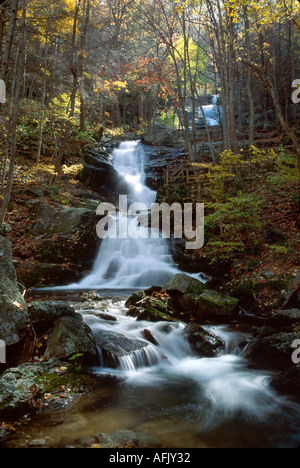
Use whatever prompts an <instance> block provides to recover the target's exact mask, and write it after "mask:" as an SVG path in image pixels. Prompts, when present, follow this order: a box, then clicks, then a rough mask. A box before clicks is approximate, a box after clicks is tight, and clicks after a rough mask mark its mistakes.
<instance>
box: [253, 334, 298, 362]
mask: <svg viewBox="0 0 300 468" xmlns="http://www.w3.org/2000/svg"><path fill="white" fill-rule="evenodd" d="M295 340H300V333H277V334H275V335H272V336H267V337H265V338H262V339H259V340H257V341H255V342H254V343H252V344H250V345H249V346H248V347H247V348H246V351H245V353H244V357H245V358H246V359H249V360H250V361H252V362H254V363H255V364H258V365H260V366H264V367H267V368H274V369H287V368H289V367H291V366H292V364H293V362H292V355H293V352H294V348H293V347H292V345H293V343H294V341H295Z"/></svg>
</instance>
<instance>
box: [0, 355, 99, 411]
mask: <svg viewBox="0 0 300 468" xmlns="http://www.w3.org/2000/svg"><path fill="white" fill-rule="evenodd" d="M62 386H65V388H68V393H66V394H64V396H63V398H61V397H62V393H63V390H62ZM94 388H95V381H94V379H92V377H91V376H90V375H87V374H85V373H84V372H80V373H79V372H78V370H77V369H76V365H75V364H73V363H71V362H62V361H59V360H57V359H50V360H49V361H43V362H35V363H34V364H31V363H25V364H22V365H20V366H18V367H15V368H10V369H8V370H6V371H5V372H4V373H3V374H2V376H1V377H0V420H2V418H3V419H4V418H5V419H7V418H15V417H17V418H19V417H20V414H22V413H23V414H25V413H27V412H31V411H35V410H40V409H41V407H42V406H43V404H45V405H47V407H49V406H50V405H51V404H53V405H54V408H55V410H56V411H57V408H58V407H63V408H64V409H65V407H66V404H67V403H68V399H70V402H71V401H72V399H74V397H75V396H77V395H79V394H82V393H85V392H87V391H90V390H91V389H94ZM44 396H46V398H45V399H43V397H44Z"/></svg>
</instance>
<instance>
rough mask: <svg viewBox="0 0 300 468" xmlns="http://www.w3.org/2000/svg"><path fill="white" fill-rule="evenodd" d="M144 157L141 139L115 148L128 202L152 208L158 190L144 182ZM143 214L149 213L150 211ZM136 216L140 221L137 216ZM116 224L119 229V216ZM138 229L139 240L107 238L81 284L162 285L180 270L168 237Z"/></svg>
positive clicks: (115, 285)
mask: <svg viewBox="0 0 300 468" xmlns="http://www.w3.org/2000/svg"><path fill="white" fill-rule="evenodd" d="M145 157H146V156H145V152H144V150H143V147H142V145H141V144H140V143H139V142H136V141H129V142H128V141H127V142H123V143H121V144H120V147H119V148H118V149H115V150H114V152H113V164H114V167H115V169H116V170H117V171H118V173H119V174H120V176H121V177H123V179H124V180H125V181H126V183H127V185H128V188H129V195H128V201H129V203H134V202H139V203H143V204H144V205H145V206H147V207H148V209H150V208H151V205H152V204H153V203H155V198H156V193H155V192H154V191H153V190H151V189H150V188H148V187H147V186H146V185H145V172H144V163H145ZM144 214H145V215H146V216H147V214H148V213H144ZM121 215H122V213H121ZM133 218H134V216H131V218H130V216H129V217H128V220H129V221H130V219H133ZM135 219H136V221H137V217H136V216H135ZM137 222H138V221H137ZM116 223H117V228H118V229H119V228H120V221H119V217H118V219H116ZM122 225H123V223H122ZM139 228H140V234H141V236H140V237H139V238H137V239H132V238H131V237H130V236H121V237H122V238H120V236H117V238H116V239H113V238H110V237H107V238H106V239H104V240H103V241H102V244H101V247H100V250H99V252H98V255H97V258H96V260H95V263H94V267H93V270H92V272H91V274H90V275H88V276H87V277H86V278H84V279H83V281H81V283H80V284H79V287H80V288H83V289H84V288H106V289H134V288H147V287H149V286H153V285H157V286H162V285H164V284H165V283H166V282H167V281H168V280H169V279H170V278H171V277H172V276H174V275H175V274H176V273H178V269H177V267H176V265H175V264H174V262H173V258H172V255H171V253H170V249H169V244H168V240H167V239H163V238H157V239H153V238H151V235H148V234H147V233H146V232H145V231H148V227H143V226H140V227H139ZM122 229H124V228H122ZM126 229H128V227H127V228H126ZM123 234H124V233H123ZM123 237H124V238H123ZM125 237H126V238H125ZM73 286H74V285H73Z"/></svg>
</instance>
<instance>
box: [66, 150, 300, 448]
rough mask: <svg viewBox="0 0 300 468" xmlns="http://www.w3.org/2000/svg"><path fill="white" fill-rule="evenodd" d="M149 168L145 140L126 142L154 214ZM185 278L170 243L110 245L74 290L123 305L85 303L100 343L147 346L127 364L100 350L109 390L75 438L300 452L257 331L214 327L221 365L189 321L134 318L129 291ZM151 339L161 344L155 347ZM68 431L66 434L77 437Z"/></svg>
mask: <svg viewBox="0 0 300 468" xmlns="http://www.w3.org/2000/svg"><path fill="white" fill-rule="evenodd" d="M143 164H144V154H143V148H142V146H141V145H140V144H139V143H137V142H127V143H122V144H121V145H120V147H119V149H117V150H115V151H114V165H115V168H116V169H117V170H118V172H119V174H120V175H121V176H123V177H124V179H125V180H126V181H127V183H128V184H129V188H130V190H129V202H130V203H132V202H135V201H139V202H142V203H144V204H145V205H146V206H147V207H150V206H151V203H153V202H154V200H155V192H153V191H152V190H150V189H149V188H147V187H146V186H145V183H144V169H143ZM143 229H148V228H146V227H142V226H141V230H143ZM175 273H178V269H177V268H176V266H175V265H174V263H173V260H172V257H171V255H170V252H169V247H168V242H167V240H166V239H162V238H159V239H151V237H150V236H148V237H147V238H138V239H132V238H130V237H128V238H125V239H123V238H122V237H121V238H117V239H111V238H109V237H108V238H106V239H105V240H103V242H102V244H101V248H100V250H99V254H98V256H97V259H96V261H95V265H94V268H93V271H92V272H91V274H90V275H89V276H87V277H86V278H85V279H84V280H83V281H82V282H81V283H80V284H79V285H78V284H77V285H71V286H69V289H73V288H75V289H76V288H80V289H100V290H102V293H103V294H104V295H105V294H108V296H111V297H114V298H115V299H109V298H105V297H101V299H99V300H97V299H95V301H94V302H93V303H92V304H91V309H88V308H86V304H82V302H80V303H77V304H76V308H77V311H78V312H79V313H81V315H82V317H83V320H84V321H85V323H87V324H88V325H89V327H90V328H91V329H92V331H93V333H94V335H95V337H97V334H99V332H100V334H101V333H102V336H103V334H104V335H105V333H106V336H110V337H112V336H114V338H115V339H116V340H117V339H118V337H119V338H120V336H121V335H122V336H123V337H125V339H126V340H129V341H130V346H129V347H128V349H130V350H131V349H135V348H134V343H136V341H137V340H138V346H137V349H136V350H133V351H131V352H127V351H126V352H125V348H124V349H123V351H122V352H123V354H117V356H119V357H116V356H113V355H111V354H108V356H107V354H105V353H109V351H107V350H103V352H102V349H101V348H100V345H99V347H98V365H97V366H96V367H94V368H93V369H91V371H92V372H93V373H94V374H95V375H97V376H99V378H100V379H102V380H101V386H100V389H99V393H97V391H95V392H92V394H91V396H90V405H91V408H92V409H91V410H90V411H86V412H85V414H84V418H83V417H82V413H80V418H78V419H76V424H75V425H74V429H73V430H74V433H75V434H74V439H76V438H77V437H78V427H77V422H78V420H80V421H82V424H83V427H82V430H83V433H86V434H89V435H91V436H93V434H99V433H104V432H107V431H108V430H109V429H108V424H109V427H111V428H113V429H111V430H116V429H124V427H126V428H131V429H132V430H134V431H136V433H137V434H139V437H140V441H141V443H142V444H145V446H150V447H172V448H173V447H174V448H182V447H185V448H193V447H195V448H197V447H212V448H215V447H255V448H260V447H261V448H268V447H274V448H277V447H295V446H297V445H298V444H299V431H300V428H299V421H300V405H299V404H298V403H297V402H295V401H293V400H291V399H289V398H286V397H283V396H279V395H278V394H277V393H276V392H275V391H273V390H272V388H271V386H270V380H271V378H272V373H271V372H268V371H263V370H258V369H255V368H253V367H251V366H249V363H248V362H247V360H246V359H244V358H243V350H244V349H245V346H247V343H248V342H249V341H250V340H251V339H252V337H251V335H249V333H246V332H242V331H240V329H234V328H230V327H229V326H227V325H226V326H225V325H223V326H222V325H220V326H219V325H218V326H213V325H210V326H208V325H207V326H204V327H203V328H205V329H206V330H207V331H208V332H210V333H212V334H214V335H215V336H217V337H218V338H220V340H221V341H222V342H223V343H224V346H223V347H221V348H220V349H219V352H218V354H217V355H216V356H215V357H213V358H201V357H199V356H198V355H197V354H196V353H195V352H194V351H193V349H192V348H191V346H190V344H189V342H188V339H187V335H186V332H185V326H186V325H185V324H184V323H182V322H180V321H177V322H163V321H162V322H148V321H142V320H137V319H136V318H134V317H131V316H130V315H129V314H128V309H127V308H126V307H125V298H124V300H123V299H121V298H122V294H121V292H120V290H121V289H126V290H127V289H135V288H140V289H142V288H144V287H148V286H153V285H154V284H156V285H163V284H164V282H165V281H167V280H168V279H169V278H170V277H172V276H173V275H174V274H175ZM64 289H68V288H64ZM113 289H116V290H118V292H117V293H115V292H114V291H111V290H113ZM104 290H110V292H109V293H107V292H106V293H105V291H104ZM116 294H117V296H116ZM125 296H126V298H127V297H128V296H127V293H126V294H125ZM116 297H117V299H116ZM145 331H147V332H148V334H145ZM149 334H150V336H152V338H153V340H154V342H155V343H156V344H152V342H151V343H150V342H149V341H147V339H146V338H145V336H149ZM141 341H142V343H141ZM121 342H122V340H120V341H117V347H118V346H119V345H120V347H121ZM127 343H128V341H127ZM132 344H133V346H131V345H132ZM110 356H111V357H112V359H110ZM112 362H113V363H114V364H115V366H113V367H112ZM103 392H104V393H105V395H108V397H107V398H109V404H107V398H105V402H103V403H101V402H102V401H103ZM95 408H96V410H95ZM97 408H101V411H97ZM79 412H80V411H79ZM66 424H67V430H66V431H64V432H67V433H68V434H69V432H70V424H69V425H68V423H66ZM62 429H63V428H62Z"/></svg>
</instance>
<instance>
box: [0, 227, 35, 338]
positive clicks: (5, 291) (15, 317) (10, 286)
mask: <svg viewBox="0 0 300 468" xmlns="http://www.w3.org/2000/svg"><path fill="white" fill-rule="evenodd" d="M27 323H28V312H27V305H26V302H25V300H24V298H23V296H22V294H21V292H20V289H19V287H18V283H17V276H16V271H15V268H14V266H13V263H12V248H11V243H10V242H9V241H8V240H7V239H5V238H4V237H2V236H0V339H2V340H4V342H5V343H6V345H7V346H10V345H15V344H18V343H20V342H21V341H22V340H23V338H24V334H25V330H26V324H27Z"/></svg>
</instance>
